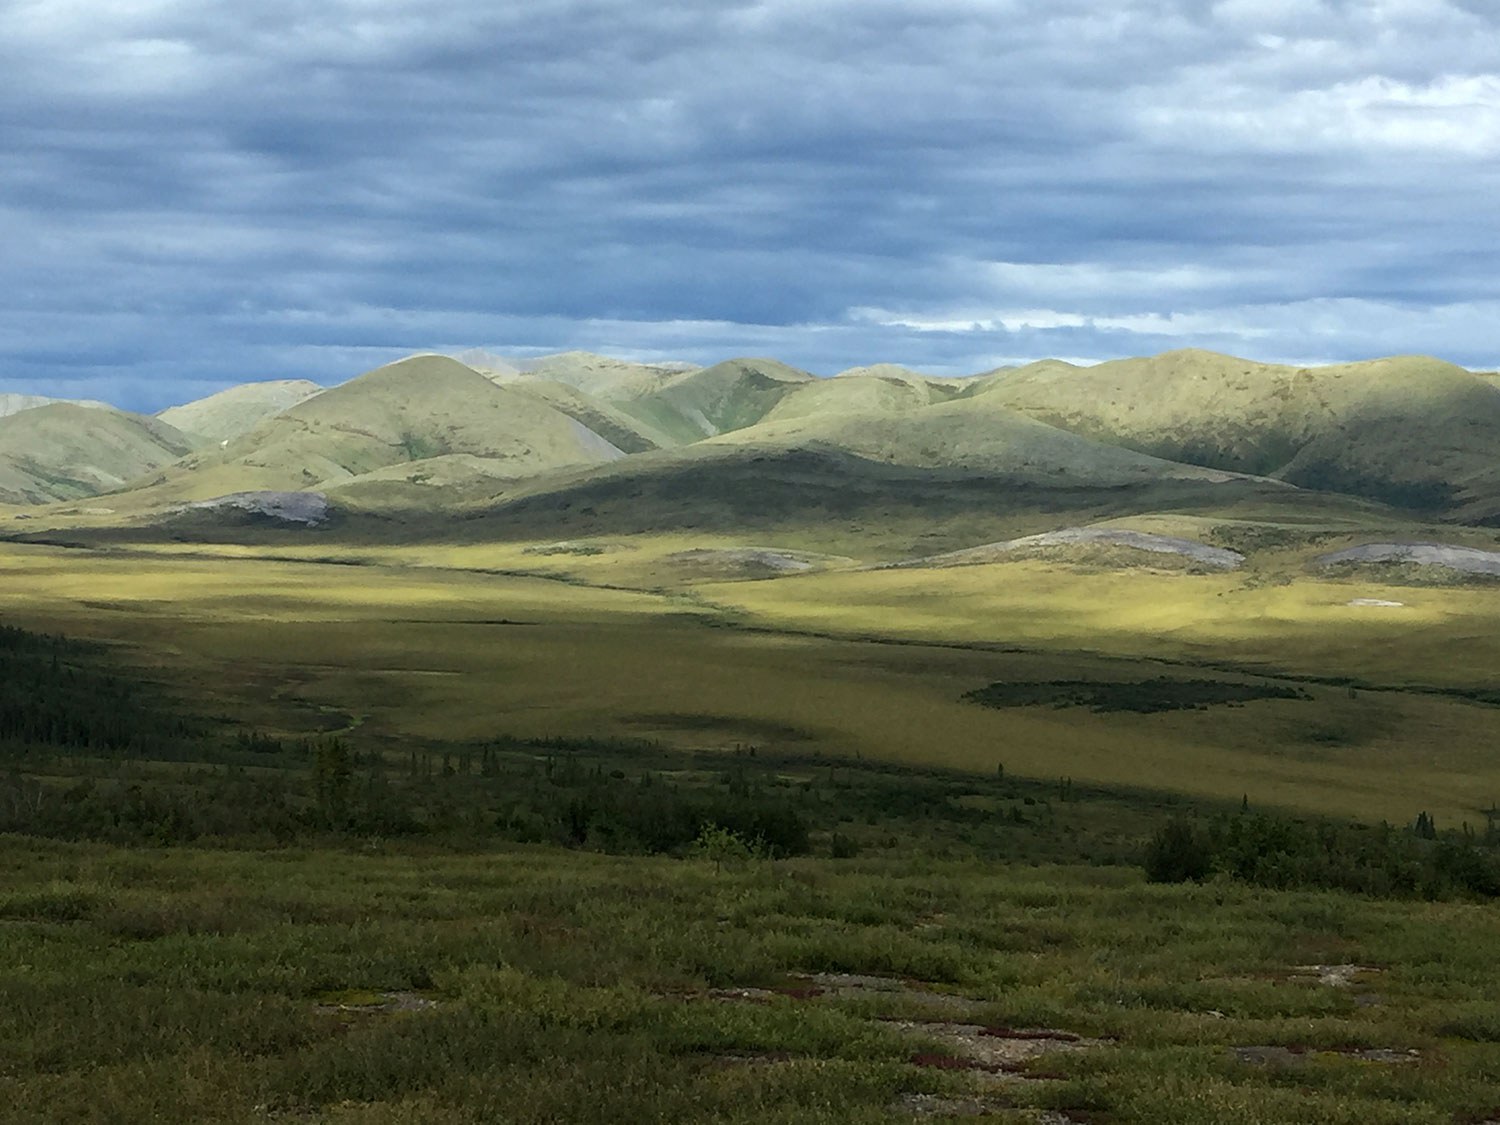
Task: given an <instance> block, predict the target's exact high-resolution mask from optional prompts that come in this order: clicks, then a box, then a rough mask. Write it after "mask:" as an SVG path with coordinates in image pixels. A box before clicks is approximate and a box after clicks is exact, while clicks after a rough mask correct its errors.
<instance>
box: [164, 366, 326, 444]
mask: <svg viewBox="0 0 1500 1125" xmlns="http://www.w3.org/2000/svg"><path fill="white" fill-rule="evenodd" d="M322 389H323V388H322V387H320V386H318V384H317V383H313V382H310V381H308V380H307V379H276V380H271V381H268V382H263V383H242V384H240V385H239V386H237V387H229V388H228V389H227V390H222V391H220V392H218V393H217V394H212V395H209V396H208V397H207V398H200V399H196V400H194V401H193V402H187V403H183V404H182V405H181V406H169V407H168V408H167V409H165V410H162V411H160V412H158V413H157V415H156V416H157V417H158V418H160V419H161V420H162V421H163V422H166V423H168V424H169V425H172V426H175V427H177V429H179V430H181V431H182V432H183V433H188V434H200V435H202V436H203V437H206V438H211V439H213V440H214V441H232V440H233V439H234V438H237V437H239V436H240V435H242V434H247V433H249V432H250V431H251V430H253V429H255V427H256V426H258V425H260V423H261V422H263V421H265V420H266V419H267V418H270V417H272V416H273V415H276V414H280V413H281V412H282V411H283V410H287V409H289V408H290V407H293V406H296V405H297V403H299V402H301V401H302V400H303V399H306V398H310V397H312V396H313V395H315V394H317V393H318V392H319V391H321V390H322Z"/></svg>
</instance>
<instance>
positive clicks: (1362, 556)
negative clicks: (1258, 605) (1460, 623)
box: [1313, 543, 1500, 576]
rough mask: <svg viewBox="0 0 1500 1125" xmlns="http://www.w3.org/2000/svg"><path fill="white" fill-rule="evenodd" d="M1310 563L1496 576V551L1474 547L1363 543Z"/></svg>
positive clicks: (1499, 566)
mask: <svg viewBox="0 0 1500 1125" xmlns="http://www.w3.org/2000/svg"><path fill="white" fill-rule="evenodd" d="M1313 563H1314V565H1316V566H1320V567H1331V566H1340V565H1359V564H1364V563H1392V564H1406V565H1409V566H1436V567H1442V568H1443V569H1445V570H1453V571H1457V572H1459V573H1460V574H1488V575H1497V576H1500V551H1481V550H1479V549H1478V548H1477V547H1458V546H1454V545H1453V544H1451V543H1366V544H1364V545H1362V546H1359V547H1347V548H1345V549H1344V550H1342V551H1334V552H1333V553H1332V554H1328V555H1320V556H1319V557H1318V558H1316V559H1314V560H1313Z"/></svg>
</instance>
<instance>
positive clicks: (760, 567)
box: [665, 547, 848, 575]
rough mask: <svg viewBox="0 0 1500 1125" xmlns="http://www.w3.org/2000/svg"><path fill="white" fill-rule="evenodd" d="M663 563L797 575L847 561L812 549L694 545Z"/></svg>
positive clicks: (667, 557)
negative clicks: (832, 563) (793, 549)
mask: <svg viewBox="0 0 1500 1125" xmlns="http://www.w3.org/2000/svg"><path fill="white" fill-rule="evenodd" d="M665 561H666V562H670V563H679V564H684V565H690V566H694V567H699V568H702V569H705V570H710V571H715V572H724V573H743V574H747V575H751V574H762V575H770V574H800V573H803V572H805V571H809V570H815V569H817V568H818V567H820V566H826V565H827V564H829V563H830V562H847V561H848V560H847V559H843V558H841V557H837V556H833V555H820V554H817V553H816V552H813V551H791V550H784V549H781V548H772V547H725V548H712V547H694V548H691V549H689V550H686V551H677V552H675V553H673V554H670V555H667V556H666V557H665Z"/></svg>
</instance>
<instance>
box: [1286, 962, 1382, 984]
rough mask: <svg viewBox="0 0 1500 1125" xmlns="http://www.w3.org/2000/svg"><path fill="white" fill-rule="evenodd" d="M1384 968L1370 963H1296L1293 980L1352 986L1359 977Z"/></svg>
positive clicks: (1376, 973) (1371, 974)
mask: <svg viewBox="0 0 1500 1125" xmlns="http://www.w3.org/2000/svg"><path fill="white" fill-rule="evenodd" d="M1383 971H1384V970H1382V969H1378V968H1375V967H1374V966H1372V965H1349V964H1344V965H1296V966H1294V967H1293V968H1292V978H1293V979H1294V980H1315V981H1317V982H1318V983H1319V984H1324V985H1327V986H1328V987H1329V988H1352V987H1353V986H1354V984H1355V982H1356V981H1357V979H1358V978H1360V977H1371V976H1376V975H1378V974H1379V973H1381V972H1383Z"/></svg>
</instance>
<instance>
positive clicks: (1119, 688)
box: [963, 676, 1312, 714]
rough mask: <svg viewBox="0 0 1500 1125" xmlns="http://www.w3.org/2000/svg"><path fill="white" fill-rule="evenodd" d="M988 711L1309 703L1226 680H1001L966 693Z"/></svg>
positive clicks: (1290, 690)
mask: <svg viewBox="0 0 1500 1125" xmlns="http://www.w3.org/2000/svg"><path fill="white" fill-rule="evenodd" d="M963 698H964V699H966V700H968V701H969V702H971V703H978V704H980V705H982V706H985V707H1001V708H1003V707H1087V708H1089V709H1091V710H1093V711H1135V712H1137V713H1140V714H1154V713H1157V712H1161V711H1186V710H1196V709H1202V708H1206V707H1222V706H1227V705H1231V704H1237V703H1249V702H1252V701H1253V700H1257V699H1300V700H1306V699H1311V698H1312V696H1310V695H1308V694H1307V693H1306V692H1305V691H1302V690H1300V689H1298V688H1294V687H1288V686H1286V685H1285V684H1272V683H1230V682H1227V681H1224V680H1175V679H1170V678H1168V677H1166V676H1157V677H1154V678H1153V679H1149V680H1129V681H1106V680H1029V681H1008V682H1007V681H1000V682H996V683H992V684H990V685H988V686H987V687H982V688H976V689H975V690H973V691H970V692H965V693H964V695H963Z"/></svg>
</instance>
